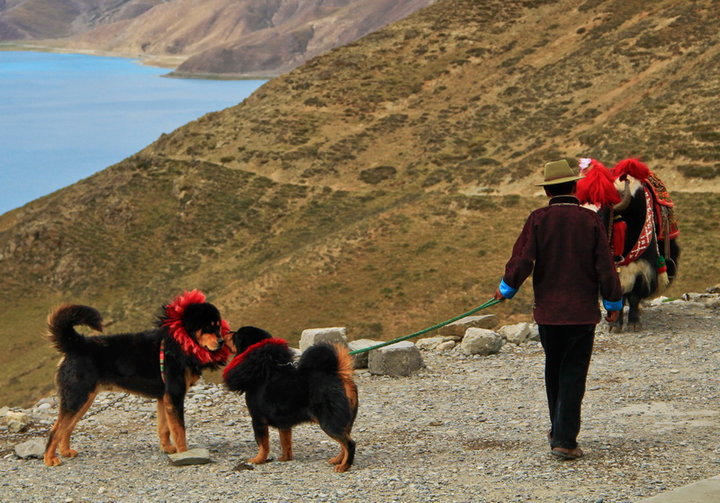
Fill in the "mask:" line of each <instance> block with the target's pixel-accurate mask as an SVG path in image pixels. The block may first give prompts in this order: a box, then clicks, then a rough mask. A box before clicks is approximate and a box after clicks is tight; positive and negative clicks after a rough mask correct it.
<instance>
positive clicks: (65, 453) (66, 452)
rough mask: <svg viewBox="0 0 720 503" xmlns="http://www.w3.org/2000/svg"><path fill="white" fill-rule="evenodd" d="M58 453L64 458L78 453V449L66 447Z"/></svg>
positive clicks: (75, 455)
mask: <svg viewBox="0 0 720 503" xmlns="http://www.w3.org/2000/svg"><path fill="white" fill-rule="evenodd" d="M60 454H61V455H62V456H64V457H66V458H75V457H77V455H78V451H76V450H75V449H67V450H66V451H60Z"/></svg>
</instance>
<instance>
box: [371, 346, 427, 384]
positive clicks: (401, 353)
mask: <svg viewBox="0 0 720 503" xmlns="http://www.w3.org/2000/svg"><path fill="white" fill-rule="evenodd" d="M424 366H425V364H424V362H423V359H422V356H421V355H420V350H419V349H418V348H417V346H415V344H413V343H412V342H410V341H401V342H396V343H395V344H391V345H389V346H385V347H382V348H379V349H373V350H372V351H370V354H369V355H368V369H369V370H370V373H371V374H376V375H390V376H409V375H410V374H412V373H413V372H415V371H416V370H419V369H421V368H423V367H424Z"/></svg>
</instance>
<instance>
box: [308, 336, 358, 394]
mask: <svg viewBox="0 0 720 503" xmlns="http://www.w3.org/2000/svg"><path fill="white" fill-rule="evenodd" d="M298 371H299V372H309V371H315V372H323V373H326V374H333V375H337V377H338V378H339V379H340V381H341V382H342V385H343V388H344V390H345V395H346V396H347V398H348V400H349V401H350V404H351V406H352V408H356V407H357V401H358V398H357V386H356V385H355V381H354V380H353V373H354V372H355V369H354V365H353V357H352V356H351V355H350V351H349V350H348V348H347V347H346V346H344V345H342V344H330V343H327V342H320V343H317V344H314V345H312V346H310V347H309V348H308V349H306V350H305V352H304V353H303V354H302V356H301V357H300V362H299V363H298Z"/></svg>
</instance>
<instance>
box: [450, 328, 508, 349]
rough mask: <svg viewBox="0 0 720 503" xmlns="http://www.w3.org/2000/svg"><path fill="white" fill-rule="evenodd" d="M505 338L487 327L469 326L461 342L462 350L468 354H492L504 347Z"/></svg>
mask: <svg viewBox="0 0 720 503" xmlns="http://www.w3.org/2000/svg"><path fill="white" fill-rule="evenodd" d="M504 342H505V339H503V337H502V336H501V335H500V334H498V333H497V332H494V331H492V330H488V329H486V328H468V330H467V332H465V337H463V340H462V343H460V350H461V351H462V352H463V353H464V354H466V355H490V354H493V353H497V352H498V351H500V348H502V346H503V343H504Z"/></svg>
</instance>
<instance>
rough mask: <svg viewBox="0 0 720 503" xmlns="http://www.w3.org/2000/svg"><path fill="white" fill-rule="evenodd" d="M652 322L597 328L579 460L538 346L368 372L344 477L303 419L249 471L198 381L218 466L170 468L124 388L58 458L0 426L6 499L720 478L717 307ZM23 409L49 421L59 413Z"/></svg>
mask: <svg viewBox="0 0 720 503" xmlns="http://www.w3.org/2000/svg"><path fill="white" fill-rule="evenodd" d="M644 324H645V327H644V329H643V330H642V331H640V332H633V333H621V334H609V333H608V332H607V330H606V328H605V327H602V326H601V327H599V328H598V335H597V338H596V348H595V353H594V356H593V362H592V365H591V369H590V376H589V378H588V392H587V395H586V398H585V402H584V409H583V412H584V423H583V429H582V431H581V435H580V438H579V441H580V445H581V446H582V447H583V449H584V450H585V452H586V456H585V458H584V459H581V460H578V461H559V460H557V459H555V458H554V457H553V456H551V455H550V453H549V447H548V443H547V440H546V437H545V434H546V432H547V429H548V420H547V411H546V402H545V390H544V384H543V353H542V349H541V348H540V346H539V344H538V343H536V342H531V343H528V344H524V345H522V346H516V345H513V344H506V345H505V346H504V347H503V349H502V350H501V352H500V353H499V354H497V355H493V356H486V357H468V356H463V355H462V354H460V353H458V352H455V351H450V352H444V353H438V352H424V353H423V357H424V359H425V363H426V366H427V367H426V368H425V369H424V370H422V371H420V372H418V373H416V374H414V375H413V376H411V377H406V378H390V377H379V376H372V375H370V374H369V373H368V372H367V371H363V370H361V371H358V372H357V375H356V379H357V383H358V386H359V393H360V410H359V415H358V419H357V421H356V423H355V428H354V430H353V432H354V434H353V436H354V438H355V440H356V441H357V445H358V447H357V455H356V458H355V465H354V466H353V467H352V468H351V470H350V471H349V472H347V473H344V474H338V473H335V472H333V471H332V467H331V466H330V465H328V464H327V460H328V458H330V457H332V456H334V455H335V454H336V453H337V448H336V444H335V443H334V442H333V441H331V440H330V439H329V438H327V437H326V436H325V435H324V434H323V433H322V432H321V431H320V430H319V428H318V427H317V426H315V425H303V426H300V427H298V428H296V429H295V432H294V452H295V460H294V461H292V462H287V463H282V462H278V461H275V462H270V463H267V464H264V465H260V466H256V467H254V469H247V465H245V464H244V463H243V462H244V461H245V460H246V459H247V458H249V457H251V456H253V455H254V454H255V453H256V447H255V442H254V440H253V435H252V430H251V427H250V420H249V416H248V414H247V411H246V408H245V404H244V401H243V399H242V397H238V396H235V395H233V394H230V393H228V392H226V391H224V390H223V388H222V387H221V386H217V385H214V384H208V383H204V384H200V385H196V386H195V388H193V390H192V391H191V393H190V394H189V396H188V400H187V408H188V412H187V417H188V438H189V443H190V446H191V447H205V448H208V449H209V450H210V452H211V456H212V460H213V462H212V463H210V464H206V465H196V466H186V467H176V466H172V465H170V464H169V463H168V460H167V457H166V456H165V455H164V454H162V453H161V452H160V451H159V448H158V445H157V437H156V434H155V404H154V402H152V401H148V400H144V399H141V398H137V397H132V396H129V397H126V398H124V399H122V400H120V401H119V402H118V403H115V404H113V405H112V406H110V407H108V408H107V409H105V410H101V411H100V412H97V411H98V410H100V409H102V406H103V404H108V403H110V402H111V401H112V400H114V399H115V398H116V397H117V396H118V395H117V394H114V393H106V394H103V395H101V396H100V398H99V399H98V400H97V401H96V403H95V405H93V408H92V409H91V411H90V413H89V414H93V411H95V412H96V413H94V415H92V416H91V417H87V418H86V419H84V420H83V421H82V422H81V423H80V424H79V425H78V427H77V429H76V432H75V435H74V436H73V440H74V443H73V446H74V447H75V448H76V449H78V450H79V451H80V455H79V456H78V457H77V458H75V459H69V460H65V462H64V464H63V465H62V466H59V467H55V468H47V467H45V466H44V465H43V463H42V461H41V460H38V459H29V460H21V459H19V458H17V457H16V456H15V455H14V453H13V452H12V448H13V447H14V445H15V444H16V443H18V440H16V439H14V438H10V437H8V435H7V431H2V430H0V499H1V500H2V501H7V502H25V501H28V502H31V501H32V502H36V501H48V502H86V501H87V502H111V501H112V502H148V501H150V502H176V501H182V502H201V501H202V502H204V501H223V502H224V501H238V502H288V501H292V502H307V501H313V502H362V503H368V502H383V503H384V502H394V501H398V502H400V501H402V502H415V501H437V502H503V503H505V502H535V501H537V502H592V503H599V502H604V503H609V502H628V501H637V500H638V499H641V498H643V497H648V496H652V495H655V494H658V493H660V492H663V491H667V490H671V489H674V488H677V487H680V486H683V485H686V484H688V483H691V482H694V481H697V480H700V479H703V478H707V477H711V476H715V475H718V473H720V435H718V427H719V426H720V404H719V401H718V398H719V390H718V380H719V379H720V373H719V372H718V371H719V370H720V337H719V336H720V308H719V307H718V302H714V303H710V304H708V303H707V302H703V301H697V302H694V301H687V302H686V301H675V302H668V303H665V304H661V305H658V306H652V307H648V308H647V309H646V310H645V313H644ZM45 407H47V405H46V406H45ZM28 412H30V413H31V414H32V415H33V416H34V417H35V418H36V426H37V427H39V428H43V426H44V427H47V425H48V424H50V423H51V421H52V420H53V417H54V413H55V410H54V409H53V408H50V409H47V408H46V409H45V410H39V409H38V408H34V409H32V410H30V411H28ZM42 421H45V423H44V424H43V422H42ZM271 453H272V455H274V456H277V454H278V437H277V433H276V432H273V433H272V435H271Z"/></svg>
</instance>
